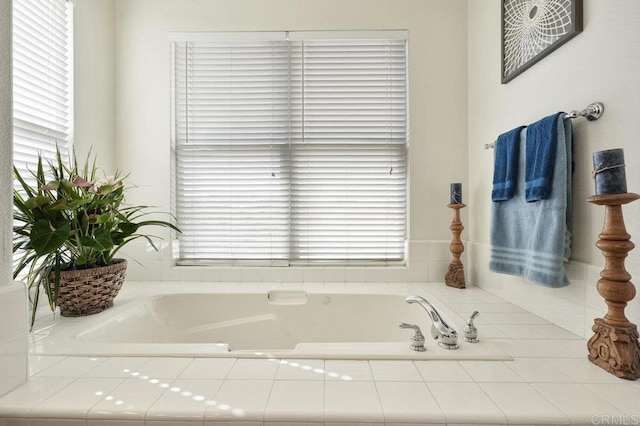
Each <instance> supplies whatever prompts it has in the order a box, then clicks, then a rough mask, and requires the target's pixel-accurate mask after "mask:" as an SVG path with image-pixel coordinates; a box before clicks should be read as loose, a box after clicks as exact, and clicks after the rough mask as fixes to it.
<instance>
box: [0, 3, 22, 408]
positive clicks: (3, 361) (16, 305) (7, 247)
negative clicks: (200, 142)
mask: <svg viewBox="0 0 640 426" xmlns="http://www.w3.org/2000/svg"><path fill="white" fill-rule="evenodd" d="M0 58H2V61H0V312H2V321H1V322H0V396H2V395H4V394H5V393H7V392H9V391H10V390H11V389H13V388H15V387H17V386H18V385H20V384H22V383H24V382H25V381H26V380H27V316H26V292H25V288H24V286H23V285H22V284H20V283H12V282H11V277H12V272H11V271H12V249H11V240H12V230H13V227H12V220H11V217H12V214H11V209H12V206H13V196H12V181H13V178H12V164H13V160H12V113H11V0H0Z"/></svg>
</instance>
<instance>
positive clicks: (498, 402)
mask: <svg viewBox="0 0 640 426" xmlns="http://www.w3.org/2000/svg"><path fill="white" fill-rule="evenodd" d="M434 286H436V287H434V292H437V296H438V298H439V299H441V300H443V301H445V303H448V304H449V306H450V308H451V309H452V310H454V311H457V312H463V313H468V312H470V311H472V310H474V309H477V310H479V311H480V312H481V316H480V318H479V319H482V321H478V322H477V325H478V328H479V330H480V332H481V335H482V336H484V338H489V336H491V339H492V340H493V341H494V342H495V343H496V344H497V345H498V346H500V347H501V348H502V349H503V350H504V351H505V352H507V353H508V354H509V355H511V356H512V357H514V360H513V361H383V360H372V361H366V360H267V359H232V358H151V357H112V358H103V357H91V358H90V357H62V356H30V359H29V369H30V374H31V378H30V380H29V382H28V383H27V384H25V385H24V386H21V387H20V388H18V389H16V390H15V391H13V392H11V393H10V394H8V395H6V396H5V397H3V398H0V426H57V425H65V426H67V425H69V426H74V425H83V426H145V425H146V426H187V425H190V426H193V425H202V426H204V425H218V426H219V425H233V426H258V425H265V426H297V425H304V426H319V425H331V426H339V425H342V426H358V425H387V426H390V425H398V426H399V425H402V426H411V425H414V424H415V425H418V424H421V425H424V424H448V425H456V424H458V425H461V424H466V425H469V424H496V425H497V424H500V425H503V424H529V425H533V424H536V425H542V424H554V425H563V424H587V425H589V424H623V425H637V424H640V381H635V382H630V381H625V380H622V379H618V378H616V377H614V376H612V375H610V374H608V373H606V372H604V371H603V370H601V369H600V368H598V367H596V366H594V365H593V364H591V363H590V362H588V361H587V360H586V341H584V340H582V339H580V338H578V337H577V336H574V335H572V334H571V333H569V332H567V331H565V330H563V329H561V328H558V327H556V326H555V325H553V324H550V323H548V322H546V321H544V320H542V319H540V318H538V317H536V316H535V315H532V314H530V313H528V312H523V311H522V310H521V309H520V308H517V307H516V306H513V305H511V304H509V303H506V302H505V301H503V300H501V299H499V298H498V297H496V296H494V295H492V294H489V293H487V292H484V291H483V290H480V289H477V288H473V287H471V288H467V289H465V290H458V289H450V288H448V287H445V286H443V285H437V284H434ZM430 291H431V290H430ZM509 336H511V337H509Z"/></svg>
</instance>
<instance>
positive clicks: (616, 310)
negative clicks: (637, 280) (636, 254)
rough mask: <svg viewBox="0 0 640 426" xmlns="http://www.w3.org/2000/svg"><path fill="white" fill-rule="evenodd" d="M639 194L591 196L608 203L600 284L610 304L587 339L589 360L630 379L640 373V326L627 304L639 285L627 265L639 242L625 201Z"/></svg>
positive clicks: (600, 245)
mask: <svg viewBox="0 0 640 426" xmlns="http://www.w3.org/2000/svg"><path fill="white" fill-rule="evenodd" d="M638 198H640V195H638V194H634V193H625V194H609V195H592V196H591V197H588V198H587V200H588V201H589V202H590V203H593V204H597V205H601V206H605V216H604V227H603V229H602V233H600V235H599V237H600V239H599V240H598V242H597V243H596V246H597V247H598V248H599V249H600V250H602V253H603V255H604V257H605V267H604V269H603V270H602V272H600V277H601V278H600V280H598V286H597V288H598V293H600V295H601V296H602V297H603V298H604V299H605V302H606V303H607V307H608V311H607V314H606V315H605V316H604V318H596V319H595V320H594V324H593V327H592V330H593V332H594V333H595V334H594V335H593V337H591V339H589V342H588V343H587V349H588V350H589V361H591V362H593V363H594V364H595V365H597V366H598V367H600V368H603V369H605V370H607V371H608V372H609V373H611V374H613V375H615V376H617V377H621V378H623V379H629V380H636V379H637V378H639V377H640V343H638V328H637V327H636V325H635V324H632V323H631V322H629V320H628V319H627V317H626V316H625V314H624V308H625V307H626V306H627V302H629V301H630V300H633V298H634V297H635V295H636V289H635V287H634V286H633V284H632V283H631V282H630V281H629V280H630V279H631V275H630V274H629V273H628V272H627V271H626V269H625V267H624V259H625V258H626V257H627V254H628V253H629V252H630V251H631V250H632V249H633V248H634V247H635V246H634V244H633V243H632V242H631V241H630V239H631V237H630V236H629V234H627V230H626V229H625V226H624V218H623V216H622V205H623V204H627V203H630V202H632V201H635V200H637V199H638Z"/></svg>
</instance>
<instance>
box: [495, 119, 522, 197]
mask: <svg viewBox="0 0 640 426" xmlns="http://www.w3.org/2000/svg"><path fill="white" fill-rule="evenodd" d="M524 128H525V126H520V127H517V128H515V129H513V130H510V131H508V132H507V133H503V134H501V135H500V136H498V139H497V140H496V143H495V153H494V154H495V156H494V165H493V190H492V191H491V200H492V201H506V200H510V199H511V198H513V194H514V192H515V189H516V188H515V185H516V178H517V177H518V154H519V153H520V131H521V130H522V129H524Z"/></svg>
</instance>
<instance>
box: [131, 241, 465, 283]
mask: <svg viewBox="0 0 640 426" xmlns="http://www.w3.org/2000/svg"><path fill="white" fill-rule="evenodd" d="M464 236H465V235H463V237H464ZM450 242H451V241H450V240H411V241H410V242H409V244H408V254H409V257H408V259H407V265H406V266H390V267H386V268H380V266H379V265H373V266H295V265H292V266H287V267H279V266H265V267H263V266H225V265H224V264H220V265H210V266H193V265H191V266H175V259H174V255H175V253H174V252H173V250H172V246H171V244H169V243H168V242H161V243H160V250H159V251H155V250H154V249H153V247H151V245H149V244H148V243H147V242H146V241H142V240H138V241H134V242H133V243H132V244H131V245H130V246H126V247H125V248H124V249H123V250H122V252H123V254H125V255H129V256H130V258H131V259H132V261H131V262H129V264H128V266H127V279H128V280H131V281H202V282H251V283H255V282H285V283H296V282H306V283H321V282H351V283H362V282H368V283H386V282H423V281H431V282H439V281H442V280H443V279H444V276H445V274H446V273H447V270H448V267H449V263H450V262H451V252H450V251H449V244H450ZM463 243H464V245H465V247H466V246H467V242H466V241H463ZM462 262H463V263H464V264H465V265H466V262H467V252H464V253H463V254H462Z"/></svg>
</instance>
